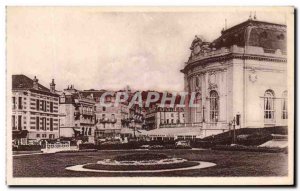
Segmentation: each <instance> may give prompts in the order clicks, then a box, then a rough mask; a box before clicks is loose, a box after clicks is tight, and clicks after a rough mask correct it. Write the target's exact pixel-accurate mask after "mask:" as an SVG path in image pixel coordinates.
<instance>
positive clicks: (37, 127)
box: [36, 117, 40, 130]
mask: <svg viewBox="0 0 300 191" xmlns="http://www.w3.org/2000/svg"><path fill="white" fill-rule="evenodd" d="M36 130H40V118H39V117H36Z"/></svg>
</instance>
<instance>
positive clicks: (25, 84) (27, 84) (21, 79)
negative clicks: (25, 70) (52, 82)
mask: <svg viewBox="0 0 300 191" xmlns="http://www.w3.org/2000/svg"><path fill="white" fill-rule="evenodd" d="M12 90H30V91H32V92H35V93H40V94H45V95H50V96H56V97H57V96H58V95H57V94H54V93H51V92H50V90H49V89H48V88H46V87H45V86H43V85H41V84H40V83H38V89H34V88H33V80H32V79H31V78H29V77H27V76H25V75H23V74H18V75H12Z"/></svg>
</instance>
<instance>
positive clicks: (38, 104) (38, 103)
mask: <svg viewBox="0 0 300 191" xmlns="http://www.w3.org/2000/svg"><path fill="white" fill-rule="evenodd" d="M36 110H38V111H39V110H40V100H38V99H37V100H36Z"/></svg>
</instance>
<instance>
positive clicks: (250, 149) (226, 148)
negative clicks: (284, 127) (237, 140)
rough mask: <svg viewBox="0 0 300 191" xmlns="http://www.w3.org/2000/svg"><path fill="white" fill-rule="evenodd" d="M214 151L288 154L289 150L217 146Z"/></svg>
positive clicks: (213, 148)
mask: <svg viewBox="0 0 300 191" xmlns="http://www.w3.org/2000/svg"><path fill="white" fill-rule="evenodd" d="M212 150H222V151H247V152H266V153H279V152H284V153H287V148H269V147H255V146H243V145H234V146H230V145H216V146H214V147H212Z"/></svg>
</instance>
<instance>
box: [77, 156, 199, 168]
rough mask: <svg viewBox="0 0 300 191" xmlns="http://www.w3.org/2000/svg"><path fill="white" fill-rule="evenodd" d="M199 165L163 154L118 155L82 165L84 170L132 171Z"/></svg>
mask: <svg viewBox="0 0 300 191" xmlns="http://www.w3.org/2000/svg"><path fill="white" fill-rule="evenodd" d="M196 165H199V162H194V161H187V160H186V159H181V158H170V157H168V156H167V155H165V154H151V153H144V154H130V155H120V156H116V157H114V158H113V159H105V160H101V161H98V162H97V163H95V164H86V165H83V168H85V169H92V170H111V171H134V170H139V171H141V170H163V169H177V168H186V167H192V166H196Z"/></svg>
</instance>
